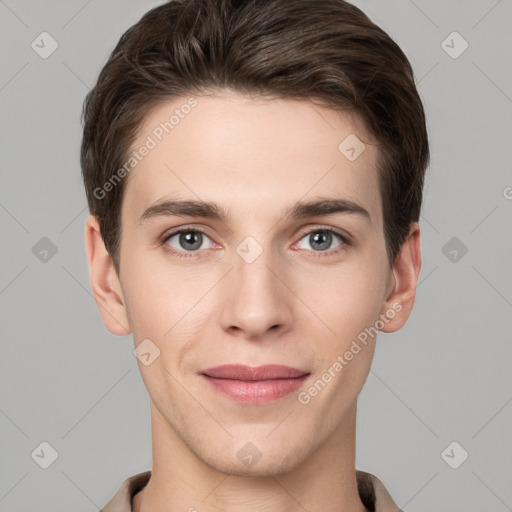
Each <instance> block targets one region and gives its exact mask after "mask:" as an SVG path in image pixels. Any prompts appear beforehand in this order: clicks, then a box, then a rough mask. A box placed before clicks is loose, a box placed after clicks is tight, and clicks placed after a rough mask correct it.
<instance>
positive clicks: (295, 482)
mask: <svg viewBox="0 0 512 512" xmlns="http://www.w3.org/2000/svg"><path fill="white" fill-rule="evenodd" d="M355 420H356V404H354V406H353V408H352V409H351V410H350V411H349V412H348V414H347V416H346V417H345V419H344V421H343V423H342V424H341V425H340V426H339V427H338V429H337V430H335V431H334V432H333V434H332V435H331V436H330V437H329V438H328V439H327V441H326V442H325V443H324V444H323V445H321V446H320V447H319V448H318V449H317V450H316V451H314V452H313V454H312V455H310V456H309V457H307V458H306V459H304V460H302V461H301V462H300V463H299V464H298V465H296V466H295V467H294V468H293V469H292V470H290V471H288V472H285V473H272V472H271V471H270V472H268V473H267V476H243V475H237V474H226V473H223V472H221V471H218V470H217V469H215V468H214V467H212V465H211V464H207V463H205V462H204V461H203V460H202V459H200V458H199V457H198V456H197V455H196V454H195V453H194V452H193V451H192V450H191V449H190V448H189V447H188V446H186V445H185V443H184V442H183V440H182V439H181V438H180V437H179V436H178V435H177V433H176V432H175V431H174V430H173V429H172V428H170V426H169V424H168V423H167V422H166V421H165V419H164V418H163V417H162V416H161V415H160V413H159V412H158V410H157V409H156V407H154V405H153V404H152V403H151V425H152V438H153V468H152V473H151V478H150V480H149V482H148V484H147V485H146V487H145V488H144V489H143V490H142V491H140V492H139V493H137V495H136V496H135V497H134V499H133V511H134V512H152V511H155V510H158V511H161V512H177V511H183V510H186V511H191V512H197V511H199V512H214V511H218V510H223V511H225V512H235V511H239V510H258V511H261V512H270V511H272V512H273V511H275V510H280V511H283V512H295V511H297V510H300V509H302V510H308V512H315V511H322V512H349V511H350V512H365V511H366V509H365V507H364V506H363V504H362V502H361V500H360V498H359V494H358V489H357V481H356V469H355Z"/></svg>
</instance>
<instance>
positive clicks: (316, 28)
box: [81, 0, 429, 271]
mask: <svg viewBox="0 0 512 512" xmlns="http://www.w3.org/2000/svg"><path fill="white" fill-rule="evenodd" d="M219 89H220V90H222V89H230V90H235V91H239V92H241V93H245V94H251V95H254V94H256V95H269V94H270V95H273V96H276V97H282V98H291V99H306V100H308V99H309V100H315V101H317V102H318V101H319V102H320V104H322V105H324V106H327V107H329V108H333V109H343V110H347V109H349V110H350V111H353V112H355V113H356V114H358V115H359V117H360V118H361V119H362V120H363V121H364V124H365V127H366V129H367V130H369V132H370V133H371V134H372V135H373V136H374V137H375V138H376V140H377V141H378V143H379V169H378V171H379V180H380V182H379V183H380V192H381V195H382V201H383V217H384V237H385V241H386V250H387V255H388V259H389V262H390V263H391V264H392V263H393V262H394V261H395V259H396V257H397V255H398V253H399V250H400V247H401V245H402V244H403V242H404V241H405V239H406V237H407V235H408V233H409V228H410V225H411V223H412V222H417V221H418V220H419V216H420V209H421V201H422V190H423V181H424V174H425V170H426V167H427V165H428V161H429V145H428V138H427V130H426V123H425V114H424V111H423V105H422V102H421V100H420V97H419V94H418V91H417V90H416V87H415V83H414V75H413V71H412V68H411V65H410V63H409V61H408V60H407V57H406V56H405V55H404V53H403V52H402V50H401V49H400V48H399V47H398V45H397V44H396V43H395V42H394V41H393V40H392V39H391V38H390V37H389V36H388V34H387V33H386V32H384V31H383V30H382V29H381V28H379V27H378V26H377V25H375V24H374V23H373V22H372V21H371V20H370V19H369V18H368V17H367V16H366V15H365V14H364V13H363V12H362V11H361V10H360V9H358V8H357V7H355V6H353V5H351V4H349V3H348V2H346V1H344V0H321V1H315V0H171V1H169V2H167V3H165V4H163V5H161V6H159V7H156V8H154V9H152V10H150V11H149V12H147V13H146V14H145V15H144V16H143V17H142V18H141V19H140V21H139V22H138V23H136V24H135V25H134V26H132V27H131V28H130V29H128V30H127V31H126V32H125V33H124V34H123V36H122V37H121V39H120V40H119V42H118V44H117V46H116V47H115V49H114V50H113V52H112V54H111V55H110V58H109V60H108V62H107V63H106V65H105V66H104V67H103V69H102V71H101V73H100V75H99V78H98V81H97V83H96V85H95V87H94V88H93V89H92V90H91V91H90V93H89V94H88V95H87V98H86V100H85V102H84V109H83V122H84V133H83V140H82V148H81V166H82V175H83V179H84V183H85V189H86V193H87V200H88V204H89V209H90V212H91V214H93V215H95V216H96V217H97V218H98V221H99V225H100V229H101V234H102V237H103V241H104V243H105V247H106V249H107V251H108V252H109V254H110V255H111V256H112V259H113V261H114V264H115V266H116V270H117V271H119V264H120V262H119V244H120V236H121V225H120V222H121V218H120V217H121V215H120V213H121V204H122V197H123V190H124V185H125V181H126V180H125V179H123V180H120V182H119V183H117V184H116V186H113V187H109V188H110V189H111V190H109V192H108V193H106V194H102V196H100V197H98V195H99V194H98V193H97V192H95V191H97V190H99V189H101V187H102V186H103V185H104V184H105V183H107V182H108V181H109V179H110V178H111V177H112V176H113V175H114V173H115V172H116V171H117V170H118V169H119V168H120V167H121V166H122V165H123V163H124V162H125V161H126V158H127V155H128V153H129V151H130V146H131V145H132V143H133V141H134V139H135V137H136V133H137V130H138V128H139V127H140V125H141V124H142V122H143V121H144V119H145V116H147V114H148V113H149V111H150V109H151V108H152V107H154V106H155V105H157V104H158V103H161V102H163V101H166V100H172V99H173V98H177V97H182V96H185V95H190V94H192V93H201V92H202V91H203V92H204V91H212V90H219ZM340 142H341V141H340Z"/></svg>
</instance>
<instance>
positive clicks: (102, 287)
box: [85, 215, 131, 336]
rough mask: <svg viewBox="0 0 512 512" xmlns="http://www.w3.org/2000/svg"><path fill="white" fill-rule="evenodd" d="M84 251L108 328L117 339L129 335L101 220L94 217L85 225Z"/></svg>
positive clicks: (117, 282) (119, 287)
mask: <svg viewBox="0 0 512 512" xmlns="http://www.w3.org/2000/svg"><path fill="white" fill-rule="evenodd" d="M85 248H86V251H87V261H88V263H89V278H90V281H91V287H92V290H93V294H94V299H95V301H96V304H97V306H98V308H99V310H100V313H101V317H102V318H103V323H104V324H105V327H106V328H107V329H108V330H109V331H110V332H111V333H112V334H117V335H118V336H124V335H126V334H130V332H131V330H130V327H129V325H130V324H129V322H128V315H127V313H126V307H125V303H124V298H123V293H122V290H121V283H120V281H119V277H118V275H117V272H116V270H115V267H114V262H113V261H112V258H111V256H110V254H109V253H108V252H107V250H106V249H105V244H104V243H103V239H102V238H101V231H100V226H99V223H98V220H97V218H96V217H95V216H93V215H89V217H88V218H87V220H86V222H85Z"/></svg>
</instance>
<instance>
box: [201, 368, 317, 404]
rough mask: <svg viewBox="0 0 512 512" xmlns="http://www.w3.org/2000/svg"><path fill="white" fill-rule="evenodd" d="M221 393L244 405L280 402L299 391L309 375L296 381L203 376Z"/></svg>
mask: <svg viewBox="0 0 512 512" xmlns="http://www.w3.org/2000/svg"><path fill="white" fill-rule="evenodd" d="M201 376H202V377H204V378H205V379H206V381H207V382H208V383H209V384H210V386H212V387H213V389H215V390H216V391H218V392H219V393H221V394H223V395H225V396H227V397H229V398H231V399H233V400H235V401H236V402H239V403H243V404H251V405H253V404H256V405H257V404H266V403H270V402H274V401H276V400H279V398H283V397H285V396H287V395H289V394H290V393H293V392H294V391H296V390H297V389H299V388H300V387H301V386H302V384H303V382H304V381H305V380H306V379H307V378H308V376H309V375H302V377H297V378H295V379H274V380H256V381H246V380H232V379H217V378H214V377H209V376H208V375H201Z"/></svg>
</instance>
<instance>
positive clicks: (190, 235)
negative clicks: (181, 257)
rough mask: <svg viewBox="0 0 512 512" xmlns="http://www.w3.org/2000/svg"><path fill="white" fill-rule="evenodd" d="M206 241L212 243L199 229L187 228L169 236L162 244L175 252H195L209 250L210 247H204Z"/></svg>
mask: <svg viewBox="0 0 512 512" xmlns="http://www.w3.org/2000/svg"><path fill="white" fill-rule="evenodd" d="M208 240H209V241H210V242H212V240H211V238H210V237H208V236H207V235H206V234H205V233H203V232H202V231H200V230H199V229H192V228H187V229H180V230H179V231H175V232H174V233H171V234H169V235H168V236H167V237H166V238H165V240H164V243H165V244H167V245H169V246H170V247H171V248H172V249H174V250H175V251H177V252H183V251H185V252H197V251H199V250H200V249H210V248H211V246H206V247H205V246H204V244H205V242H207V241H208Z"/></svg>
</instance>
